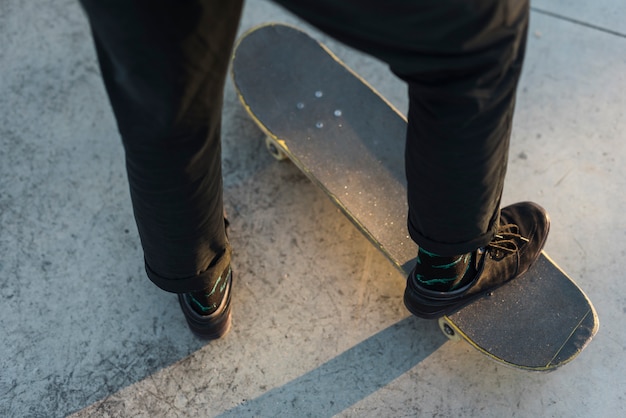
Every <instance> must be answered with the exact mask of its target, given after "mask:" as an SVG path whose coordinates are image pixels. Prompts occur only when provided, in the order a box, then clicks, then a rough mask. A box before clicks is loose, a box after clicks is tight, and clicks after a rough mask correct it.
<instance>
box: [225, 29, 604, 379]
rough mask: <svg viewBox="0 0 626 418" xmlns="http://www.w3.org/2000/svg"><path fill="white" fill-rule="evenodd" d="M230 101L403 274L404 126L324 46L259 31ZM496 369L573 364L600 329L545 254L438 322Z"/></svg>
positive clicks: (406, 266)
mask: <svg viewBox="0 0 626 418" xmlns="http://www.w3.org/2000/svg"><path fill="white" fill-rule="evenodd" d="M232 77H233V81H234V84H235V88H236V90H237V94H238V96H239V99H240V100H241V102H242V104H243V106H244V108H245V109H246V111H247V112H248V114H249V115H250V116H251V117H252V119H253V120H254V121H255V122H256V124H257V125H258V126H259V127H260V128H261V130H262V131H264V132H265V134H266V135H267V138H266V145H267V147H268V150H269V151H270V152H271V153H272V155H274V156H275V157H276V158H278V159H282V158H288V159H289V160H291V161H292V162H293V163H294V164H295V165H296V166H297V167H298V168H299V169H300V170H301V171H302V172H303V173H304V174H305V175H306V176H307V177H308V178H309V179H310V180H311V181H312V182H313V183H314V184H316V185H317V186H318V187H320V188H321V189H322V190H323V191H324V192H325V193H326V194H327V195H328V196H329V197H330V199H331V200H332V201H333V202H334V203H335V204H336V205H337V206H338V207H339V208H340V209H341V210H342V211H343V212H344V213H345V215H346V216H347V217H348V219H350V220H351V221H352V222H353V223H354V224H355V225H356V227H357V228H358V229H359V230H361V231H362V232H363V234H364V235H365V236H366V237H367V238H368V239H369V240H370V241H371V242H372V243H373V244H374V245H375V246H376V247H377V248H378V249H379V250H380V251H381V252H382V253H383V254H384V255H385V256H386V257H387V258H388V259H389V260H390V262H391V263H392V264H393V265H394V266H395V267H396V268H397V269H398V270H400V271H401V272H402V273H403V274H404V275H408V274H409V272H410V271H411V269H412V268H413V266H414V263H415V257H416V255H417V246H416V245H415V243H413V241H412V240H411V239H410V237H409V236H408V233H407V228H406V214H407V212H408V207H407V201H406V187H407V186H406V179H405V174H404V154H403V150H404V142H405V135H406V119H405V117H404V116H403V115H402V114H400V112H398V111H397V110H396V109H395V108H394V107H393V106H392V105H391V104H390V103H388V102H387V101H386V100H385V99H384V98H383V97H382V96H381V95H380V94H378V93H377V92H376V91H375V90H374V89H373V88H372V87H371V86H369V85H368V84H367V82H365V81H364V80H363V79H361V78H360V77H359V76H358V75H357V74H356V73H355V72H353V71H352V70H351V69H349V68H348V67H346V66H345V65H344V64H343V63H342V62H341V61H340V60H339V59H338V58H337V57H336V56H335V55H334V54H333V53H332V52H331V51H329V50H328V49H327V48H326V47H325V46H324V45H322V44H320V43H319V42H317V41H315V40H314V39H312V38H311V37H310V36H308V35H307V34H306V33H304V32H302V31H300V30H298V29H296V28H294V27H291V26H285V25H281V24H267V25H263V26H260V27H257V28H254V29H252V30H250V31H248V32H247V33H245V34H244V35H243V36H242V37H241V39H240V40H239V41H238V43H237V45H236V47H235V52H234V54H233V60H232ZM439 326H440V328H441V330H442V331H443V332H444V334H445V335H446V336H448V337H449V338H451V339H464V340H466V341H467V342H469V343H470V344H471V345H472V346H473V347H475V348H476V349H477V350H478V351H480V352H482V353H483V354H485V355H487V356H488V357H490V358H491V359H494V360H496V361H498V362H500V363H503V364H507V365H510V366H513V367H516V368H521V369H527V370H543V371H547V370H552V369H554V368H556V367H559V366H561V365H563V364H565V363H567V362H569V361H570V360H572V359H573V358H574V357H576V355H578V353H580V352H581V351H582V349H583V348H584V347H585V346H586V345H587V343H588V342H589V341H590V340H591V338H592V337H593V335H595V333H596V331H597V329H598V319H597V315H596V312H595V310H594V308H593V306H592V305H591V303H590V301H589V299H588V298H587V297H586V296H585V294H584V293H583V292H582V291H581V290H580V289H579V288H578V286H577V285H576V284H575V283H574V282H573V281H572V280H571V279H569V278H568V277H567V275H566V274H565V273H564V272H563V271H562V270H561V269H560V268H559V267H557V266H556V265H555V264H554V262H553V261H552V260H551V259H550V258H549V257H548V256H547V255H545V254H542V255H541V256H540V258H539V260H538V261H537V263H536V264H535V265H534V266H533V267H532V268H531V270H529V271H528V272H527V273H526V274H525V275H524V276H523V277H520V278H518V279H516V280H514V281H512V282H509V283H508V284H506V285H504V286H502V287H500V288H498V289H496V290H494V291H493V292H490V293H489V294H488V295H485V296H483V297H480V298H479V299H477V300H475V301H473V302H472V303H470V304H469V305H466V306H465V307H463V308H461V309H459V310H458V311H456V312H454V313H452V314H450V315H448V316H444V317H442V318H440V320H439Z"/></svg>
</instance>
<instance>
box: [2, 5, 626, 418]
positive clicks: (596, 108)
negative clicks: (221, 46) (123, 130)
mask: <svg viewBox="0 0 626 418" xmlns="http://www.w3.org/2000/svg"><path fill="white" fill-rule="evenodd" d="M537 3H538V4H537V6H538V7H539V6H543V7H548V6H549V8H550V11H551V12H552V13H555V14H557V15H558V14H559V13H561V14H562V16H564V17H567V18H575V19H576V20H580V21H582V22H587V23H589V24H592V25H595V26H599V27H600V29H598V28H592V27H589V26H585V25H582V24H580V23H575V22H571V21H567V20H564V19H562V18H559V17H558V16H553V15H550V16H548V15H546V14H544V13H539V12H537V11H535V12H533V13H532V23H531V24H532V27H531V31H530V39H529V48H528V58H527V62H526V67H525V71H524V75H523V79H522V81H521V85H520V90H519V99H518V107H517V109H518V111H517V115H516V119H515V131H514V135H513V141H512V149H511V159H510V160H511V161H510V170H509V174H508V178H507V184H506V191H505V197H504V203H511V202H514V201H519V200H535V201H538V202H540V203H541V204H543V205H544V206H545V207H546V208H547V209H548V210H549V212H550V213H551V215H552V218H553V228H552V232H551V236H550V238H549V241H548V244H547V247H546V249H547V251H548V252H549V253H550V254H551V256H552V257H553V258H554V259H555V260H557V261H558V262H559V263H560V264H561V266H562V267H563V268H564V269H566V270H567V271H568V272H569V273H570V274H571V275H572V276H573V277H574V278H575V279H576V280H577V282H578V283H579V284H580V285H581V286H582V287H583V288H584V289H585V290H586V291H587V293H588V294H589V296H590V298H591V299H592V300H593V301H594V302H595V304H596V307H597V309H598V313H599V316H600V319H601V328H600V332H599V333H598V335H597V337H596V339H595V340H594V341H593V342H592V343H591V345H590V346H589V347H588V348H587V349H586V351H584V352H583V353H582V354H581V355H580V357H579V358H578V359H577V360H576V361H575V362H573V363H571V364H569V365H567V366H566V367H564V368H563V369H560V370H559V371H557V372H554V373H550V374H533V373H525V372H519V371H516V370H511V369H508V368H505V367H500V366H498V365H496V364H494V363H492V362H490V361H489V360H487V359H486V358H483V357H482V356H481V355H480V354H478V353H476V352H475V351H474V350H472V349H471V348H470V347H468V346H467V345H465V344H455V343H451V342H447V340H446V339H445V337H443V336H442V335H441V334H440V333H439V330H438V329H437V325H436V323H435V322H431V321H423V320H419V319H416V318H413V317H411V316H410V315H409V314H408V312H407V311H406V310H405V309H404V308H403V306H402V302H401V298H402V292H403V290H404V278H403V277H401V276H400V275H399V274H398V273H397V272H396V271H395V270H394V269H393V268H392V267H391V266H390V265H389V263H387V262H386V261H385V259H384V258H383V257H382V256H381V255H380V254H379V253H378V252H377V251H376V250H375V249H374V248H373V247H372V246H371V245H370V244H369V243H368V242H367V240H365V239H364V238H363V237H362V236H361V235H360V234H359V232H357V231H356V230H355V228H354V227H353V226H352V225H351V224H350V223H349V222H348V221H347V220H346V219H345V218H344V217H343V216H342V215H341V213H339V212H338V211H337V209H336V208H335V207H334V206H333V205H332V204H331V203H330V202H329V200H328V199H327V198H326V197H325V195H324V194H323V193H322V192H320V191H319V190H317V189H316V188H315V187H314V186H313V185H312V184H310V183H309V182H308V181H307V180H306V179H305V178H304V176H303V175H302V174H301V173H300V172H299V171H298V170H297V169H295V168H294V167H293V166H291V165H290V164H283V163H279V162H276V161H274V160H273V159H272V158H271V157H270V156H269V155H268V154H267V153H266V152H265V150H264V148H263V145H262V141H261V138H262V135H261V133H260V132H259V131H258V129H257V128H256V127H255V126H254V125H253V123H252V122H251V121H250V120H249V119H248V118H247V117H246V115H245V113H244V111H243V110H242V109H241V107H240V106H239V104H238V102H237V99H236V97H235V94H234V91H233V89H232V86H231V85H230V84H229V85H228V88H227V89H226V92H225V110H224V168H225V185H226V201H227V205H228V210H229V213H230V216H231V221H232V232H231V234H232V235H231V236H232V241H233V243H234V246H235V256H234V267H235V271H236V282H235V287H234V327H233V330H232V332H231V333H230V334H229V335H228V336H227V337H226V338H224V339H223V340H220V341H216V342H211V343H209V344H207V343H203V342H202V341H199V340H197V339H195V338H194V337H193V336H192V335H191V334H190V333H189V332H188V330H187V328H186V325H185V322H184V318H183V316H182V314H181V312H180V310H179V307H178V306H177V303H176V299H175V297H174V296H173V295H171V294H167V293H164V292H161V291H159V290H158V289H157V288H156V287H154V286H153V285H152V284H151V283H150V282H149V281H148V280H147V279H146V278H145V276H144V272H143V266H142V255H141V250H140V247H139V241H138V238H137V232H136V229H135V226H134V221H133V218H132V213H131V208H130V205H129V199H128V191H127V186H126V183H125V174H124V167H123V154H122V149H121V146H120V141H119V137H118V135H117V132H116V128H115V123H114V120H113V118H112V114H111V111H110V109H109V106H108V102H107V98H106V96H105V93H104V89H103V87H102V83H101V80H100V76H99V72H98V67H97V64H96V60H95V56H94V52H93V48H92V45H91V41H90V38H89V32H88V27H87V25H86V21H85V19H84V16H83V15H82V12H81V10H80V9H79V7H78V6H77V4H76V2H75V0H58V1H56V2H47V1H43V0H32V1H28V2H24V1H19V0H3V1H2V2H0V106H1V111H0V416H3V417H22V416H25V417H26V416H27V417H57V416H66V415H69V414H74V415H73V416H75V417H81V418H82V417H100V416H110V417H126V416H133V417H144V416H145V417H155V416H159V417H160V416H165V417H187V416H189V417H208V416H223V417H252V416H258V417H274V416H285V417H287V416H288V417H299V416H311V417H327V416H342V417H357V416H358V417H381V416H382V417H387V416H389V417H405V416H406V417H408V416H424V417H431V416H437V417H456V416H475V417H505V416H519V417H538V416H540V417H622V416H625V415H626V400H625V398H626V378H625V377H624V376H626V366H625V365H624V351H625V347H626V331H625V330H624V325H623V322H624V319H625V318H624V316H625V313H626V296H625V293H624V279H625V278H626V274H625V273H624V267H625V266H624V259H625V256H626V220H625V219H626V218H624V216H623V213H624V208H625V207H626V193H625V190H626V168H625V166H624V161H626V141H625V140H624V139H625V138H624V133H623V132H624V131H625V130H626V115H625V109H626V99H625V98H624V91H626V53H625V51H626V38H625V37H623V36H620V35H619V33H625V32H626V28H625V25H624V16H626V14H625V12H626V6H625V4H624V3H623V2H619V1H617V0H614V1H610V0H604V1H603V2H586V3H585V2H542V1H538V2H537ZM583 3H584V4H583ZM546 4H547V5H548V6H546ZM618 16H621V17H618ZM266 21H280V22H287V23H294V24H297V25H299V26H301V27H304V28H308V29H310V28H309V27H308V26H307V25H305V24H303V23H301V22H299V21H298V20H297V19H296V18H294V17H293V16H291V15H289V14H287V13H285V12H284V11H283V10H281V9H279V8H277V7H275V6H273V5H272V4H271V3H268V2H265V1H250V2H248V5H247V8H246V10H245V15H244V18H243V21H242V24H241V28H240V30H241V31H243V30H245V29H247V28H249V27H250V26H252V25H254V24H257V23H262V22H266ZM603 27H604V28H605V29H607V30H610V31H612V32H614V33H609V32H607V31H603V30H601V29H602V28H603ZM311 33H313V34H314V35H315V36H317V37H318V38H319V39H321V40H323V41H325V42H327V43H328V45H329V46H330V47H331V49H333V50H334V51H335V52H336V53H337V54H338V55H339V56H340V57H341V58H343V59H344V60H345V61H346V62H347V63H348V64H349V65H350V66H352V67H353V68H354V69H355V70H357V71H358V72H359V73H360V74H362V75H363V76H364V77H365V78H366V79H367V80H369V81H370V82H371V83H372V84H373V85H374V86H375V87H376V88H377V89H379V90H380V91H381V92H382V93H383V94H384V95H385V96H387V97H388V98H389V99H390V100H391V101H392V102H393V103H395V104H396V105H397V106H398V107H399V108H400V109H401V110H402V111H406V97H405V91H404V86H403V85H402V83H401V82H399V81H398V80H397V79H395V78H394V77H393V76H392V75H391V74H390V73H389V72H388V71H387V70H386V69H385V67H384V66H383V65H381V64H380V63H378V62H376V61H374V60H372V59H369V58H367V57H364V56H362V55H361V54H358V53H356V52H354V51H352V50H350V49H347V48H345V47H342V46H341V45H339V44H337V43H336V42H334V41H332V40H329V39H328V38H327V37H325V36H323V35H320V34H319V33H318V32H316V31H314V30H311Z"/></svg>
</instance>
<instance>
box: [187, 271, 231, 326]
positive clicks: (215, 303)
mask: <svg viewBox="0 0 626 418" xmlns="http://www.w3.org/2000/svg"><path fill="white" fill-rule="evenodd" d="M230 274H231V273H230V268H228V269H226V271H225V272H224V273H223V274H222V275H221V276H220V277H219V278H218V279H217V280H216V281H215V283H213V285H212V286H210V287H208V288H206V289H204V290H200V291H197V292H191V293H190V294H189V301H190V302H191V303H190V304H191V307H192V308H193V310H194V311H196V312H197V313H199V314H200V315H210V314H212V313H213V312H215V310H216V309H217V308H218V307H219V305H220V303H222V298H223V296H224V291H225V290H226V286H227V285H228V279H229V277H228V276H229V275H230Z"/></svg>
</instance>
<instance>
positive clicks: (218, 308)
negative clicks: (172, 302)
mask: <svg viewBox="0 0 626 418" xmlns="http://www.w3.org/2000/svg"><path fill="white" fill-rule="evenodd" d="M222 280H223V282H222ZM232 281H233V273H232V270H231V268H230V267H228V269H227V270H226V272H224V274H223V275H222V276H221V277H220V279H219V280H218V282H217V283H215V288H218V287H219V292H220V294H221V299H220V300H219V301H218V302H217V303H215V306H211V309H210V313H207V314H200V313H199V312H198V309H197V308H195V307H194V306H192V305H194V304H195V303H197V302H196V301H195V300H194V298H193V296H192V294H191V293H179V294H178V302H179V303H180V307H181V309H182V310H183V313H184V314H185V319H186V320H187V324H188V325H189V328H191V331H193V333H194V334H196V335H197V336H198V337H200V338H202V339H208V340H214V339H217V338H220V337H222V336H223V335H224V334H226V333H227V332H228V331H229V330H230V324H231V313H230V291H231V287H232Z"/></svg>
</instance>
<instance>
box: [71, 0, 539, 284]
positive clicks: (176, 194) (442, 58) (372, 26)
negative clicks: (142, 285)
mask: <svg viewBox="0 0 626 418" xmlns="http://www.w3.org/2000/svg"><path fill="white" fill-rule="evenodd" d="M82 3H83V6H84V8H85V10H86V12H87V15H88V17H89V21H90V23H91V27H92V31H93V37H94V41H95V45H96V50H97V53H98V58H99V61H100V66H101V70H102V76H103V78H104V82H105V85H106V88H107V92H108V95H109V98H110V101H111V105H112V107H113V110H114V113H115V116H116V119H117V122H118V127H119V130H120V133H121V136H122V140H123V143H124V147H125V151H126V166H127V171H128V180H129V185H130V192H131V198H132V203H133V209H134V214H135V219H136V221H137V226H138V229H139V234H140V238H141V242H142V245H143V249H144V254H145V261H146V270H147V273H148V276H149V277H150V279H151V280H152V281H153V282H154V283H155V284H157V285H158V286H159V287H161V288H163V289H165V290H168V291H171V292H189V291H192V290H199V289H202V288H205V287H207V286H208V284H209V282H211V281H212V280H215V279H216V277H217V276H219V274H221V273H222V271H223V270H224V268H225V266H226V265H228V263H229V262H230V254H231V250H230V246H229V243H228V240H227V238H226V234H225V229H224V220H223V204H222V173H221V149H220V118H221V107H222V94H223V87H224V82H225V78H226V72H227V66H228V60H229V58H230V53H231V49H232V44H233V41H234V37H235V34H236V30H237V26H238V22H239V16H240V13H241V0H227V1H225V0H108V1H102V0H82ZM278 3H281V4H282V5H283V6H284V7H286V8H287V9H289V10H292V11H293V12H295V13H296V14H298V15H299V16H301V17H303V18H304V19H306V20H308V21H309V22H311V23H312V24H314V25H316V26H318V27H319V28H321V29H322V30H324V31H326V32H328V33H329V34H330V35H332V36H334V37H336V38H337V39H339V40H341V41H343V42H345V43H347V44H349V45H351V46H353V47H355V48H358V49H360V50H362V51H364V52H367V53H369V54H372V55H374V56H376V57H377V58H380V59H382V60H383V61H385V62H386V63H388V64H389V66H390V68H391V70H392V71H393V72H394V73H395V74H397V75H398V76H399V77H401V78H402V79H403V80H405V81H406V82H407V84H408V91H409V115H408V130H407V141H406V173H407V181H408V202H409V214H408V227H409V232H410V234H411V237H412V238H413V239H414V240H415V242H416V243H417V244H418V245H419V246H421V247H423V248H425V249H427V250H429V251H431V252H435V253H438V254H441V255H455V254H461V253H465V252H469V251H472V250H474V249H476V248H478V247H480V246H484V245H486V244H487V243H488V242H489V241H490V240H491V238H492V237H493V234H494V233H495V230H496V228H497V224H498V218H499V217H498V214H499V206H500V198H501V195H502V187H503V183H504V176H505V172H506V164H507V156H508V147H509V138H510V130H511V121H512V117H513V109H514V103H515V91H516V87H517V82H518V79H519V75H520V71H521V66H522V61H523V56H524V48H525V40H526V31H527V26H528V3H527V1H523V0H475V1H465V0H412V1H411V0H404V1H401V0H390V1H385V2H379V1H366V0H350V1H347V0H346V1H341V2H340V1H335V0H310V1H297V0H293V1H285V0H280V1H278Z"/></svg>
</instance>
